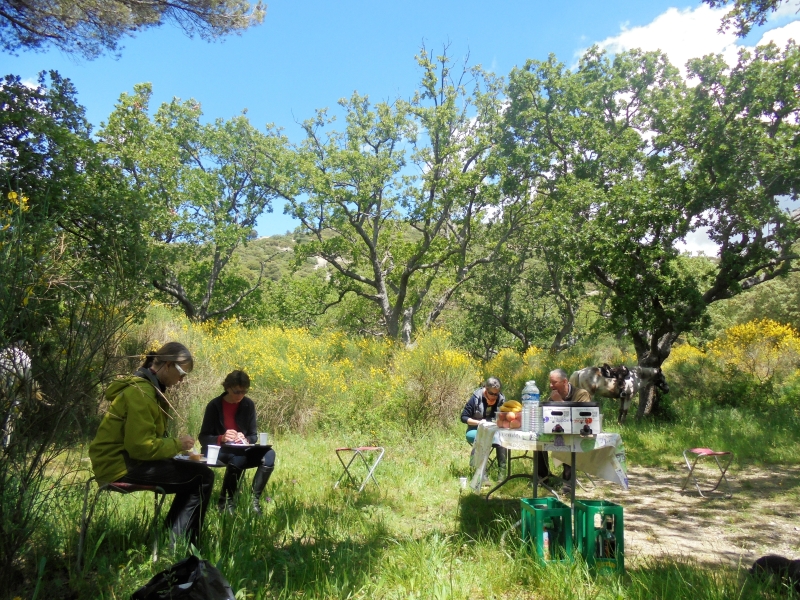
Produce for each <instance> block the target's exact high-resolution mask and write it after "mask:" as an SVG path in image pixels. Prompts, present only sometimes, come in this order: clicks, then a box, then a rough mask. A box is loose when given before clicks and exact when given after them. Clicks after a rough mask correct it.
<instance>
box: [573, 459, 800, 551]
mask: <svg viewBox="0 0 800 600" xmlns="http://www.w3.org/2000/svg"><path fill="white" fill-rule="evenodd" d="M712 464H713V463H712ZM682 466H683V468H682V469H680V468H679V467H680V465H676V467H675V468H674V470H658V469H646V468H642V467H629V471H628V479H629V482H630V490H629V491H628V492H625V491H622V490H620V489H619V487H615V486H612V485H611V484H606V483H605V482H598V487H597V488H596V489H594V490H588V491H586V492H581V493H579V496H584V497H589V498H603V499H606V500H610V501H613V502H618V503H620V504H622V505H623V506H624V507H625V546H626V555H627V556H626V560H632V561H636V560H638V559H641V558H644V557H646V556H663V555H669V556H671V557H691V559H692V560H693V561H697V562H699V563H705V564H709V565H719V564H720V563H723V564H729V565H731V566H736V565H738V564H740V563H741V564H742V565H748V566H749V565H750V564H751V563H752V562H753V560H755V559H756V558H758V557H759V556H762V555H764V554H780V555H783V556H788V557H790V558H800V519H798V503H799V502H798V501H800V468H798V467H788V468H781V469H778V468H774V469H770V468H766V469H765V468H759V469H755V468H746V469H741V470H737V469H734V470H733V472H732V473H730V474H729V476H728V479H729V481H730V483H731V487H732V488H733V497H732V498H730V499H726V498H724V496H723V494H715V495H714V496H713V497H712V498H701V497H700V496H699V495H698V494H697V490H696V489H695V488H694V486H693V485H691V482H690V484H689V485H690V486H691V489H690V488H689V487H688V486H687V490H690V491H688V492H684V493H680V491H679V490H680V487H681V485H682V484H683V477H684V476H685V473H686V466H685V465H682ZM715 468H716V467H715ZM706 473H707V474H708V475H709V476H710V475H711V474H712V472H711V471H704V474H706ZM718 474H719V471H717V476H718ZM724 485H725V484H724V482H723V483H722V484H721V485H720V490H721V489H723V487H724Z"/></svg>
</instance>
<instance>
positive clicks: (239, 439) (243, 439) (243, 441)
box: [236, 431, 247, 444]
mask: <svg viewBox="0 0 800 600" xmlns="http://www.w3.org/2000/svg"><path fill="white" fill-rule="evenodd" d="M236 433H237V435H236V441H237V442H238V443H240V444H246V443H247V438H246V437H245V435H244V434H243V433H242V432H241V431H237V432H236Z"/></svg>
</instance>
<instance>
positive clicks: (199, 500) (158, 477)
mask: <svg viewBox="0 0 800 600" xmlns="http://www.w3.org/2000/svg"><path fill="white" fill-rule="evenodd" d="M120 481H124V482H126V483H138V484H141V485H157V486H159V487H161V488H162V489H163V490H164V491H165V492H166V493H167V494H175V498H174V499H173V500H172V506H170V509H169V513H167V519H166V523H167V527H169V528H170V529H171V530H172V533H173V534H174V535H175V536H182V535H185V534H187V533H188V534H189V541H190V542H191V543H193V544H194V545H195V546H197V545H198V542H199V540H200V531H201V530H202V528H203V520H204V519H205V516H206V510H207V509H208V503H209V501H210V500H211V492H212V491H213V489H214V472H213V471H212V470H211V469H209V468H208V467H207V466H205V465H203V464H200V463H192V462H189V461H181V462H178V461H175V460H172V459H167V460H148V461H142V462H136V463H132V464H130V465H129V466H128V473H127V475H125V477H123V478H122V479H120Z"/></svg>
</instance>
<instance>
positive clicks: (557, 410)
mask: <svg viewBox="0 0 800 600" xmlns="http://www.w3.org/2000/svg"><path fill="white" fill-rule="evenodd" d="M542 421H543V425H544V428H543V431H544V433H572V412H571V411H570V408H569V407H568V406H564V407H560V406H543V407H542Z"/></svg>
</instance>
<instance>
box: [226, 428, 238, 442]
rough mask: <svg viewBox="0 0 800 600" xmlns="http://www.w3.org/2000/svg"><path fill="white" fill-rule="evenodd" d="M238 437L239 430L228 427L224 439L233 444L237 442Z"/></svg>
mask: <svg viewBox="0 0 800 600" xmlns="http://www.w3.org/2000/svg"><path fill="white" fill-rule="evenodd" d="M237 439H239V432H238V431H236V430H235V429H228V431H226V432H225V437H224V438H223V441H224V442H227V443H229V444H231V443H233V442H235V441H236V440H237Z"/></svg>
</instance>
